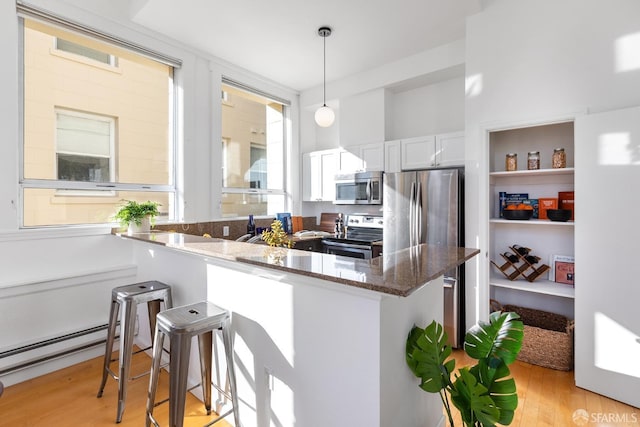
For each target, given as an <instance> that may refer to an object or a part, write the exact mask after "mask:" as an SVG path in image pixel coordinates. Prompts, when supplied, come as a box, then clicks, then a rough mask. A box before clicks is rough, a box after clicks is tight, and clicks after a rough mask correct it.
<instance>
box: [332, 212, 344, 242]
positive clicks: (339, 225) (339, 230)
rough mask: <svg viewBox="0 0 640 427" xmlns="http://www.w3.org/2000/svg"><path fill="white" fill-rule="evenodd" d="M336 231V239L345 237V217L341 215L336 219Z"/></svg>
mask: <svg viewBox="0 0 640 427" xmlns="http://www.w3.org/2000/svg"><path fill="white" fill-rule="evenodd" d="M334 231H335V235H336V237H342V236H344V217H343V216H342V214H341V213H339V214H338V217H337V218H336V227H335V230H334Z"/></svg>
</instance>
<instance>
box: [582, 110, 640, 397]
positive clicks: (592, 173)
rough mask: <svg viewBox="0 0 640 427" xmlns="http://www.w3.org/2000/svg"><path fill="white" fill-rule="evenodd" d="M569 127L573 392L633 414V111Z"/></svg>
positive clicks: (639, 272) (637, 379) (637, 330)
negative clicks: (618, 404)
mask: <svg viewBox="0 0 640 427" xmlns="http://www.w3.org/2000/svg"><path fill="white" fill-rule="evenodd" d="M575 126H576V127H575V196H576V200H575V212H576V213H575V218H576V222H575V259H576V264H575V270H576V273H577V277H576V280H575V283H576V285H575V315H576V329H575V346H576V348H575V378H576V385H577V386H578V387H582V388H586V389H588V390H592V391H594V392H596V393H599V394H603V395H605V396H608V397H611V398H613V399H616V400H619V401H622V402H625V403H628V404H630V405H633V406H635V407H640V315H639V314H638V311H639V306H640V262H638V254H639V253H640V251H639V250H638V244H639V243H640V225H639V223H638V216H639V215H640V190H638V185H639V184H640V108H631V109H624V110H617V111H611V112H606V113H600V114H593V115H586V116H582V117H579V118H578V119H577V120H576V122H575Z"/></svg>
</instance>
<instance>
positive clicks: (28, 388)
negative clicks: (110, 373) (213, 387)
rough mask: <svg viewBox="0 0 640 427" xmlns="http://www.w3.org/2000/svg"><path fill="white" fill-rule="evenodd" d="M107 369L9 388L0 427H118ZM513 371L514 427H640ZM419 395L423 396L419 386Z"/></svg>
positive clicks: (585, 398) (550, 379) (191, 402)
mask: <svg viewBox="0 0 640 427" xmlns="http://www.w3.org/2000/svg"><path fill="white" fill-rule="evenodd" d="M455 357H456V359H457V362H456V366H458V367H459V366H463V365H465V364H470V363H471V362H472V361H471V360H470V359H468V358H467V357H466V355H465V354H464V352H462V351H456V352H455ZM148 363H149V359H148V357H147V356H146V355H144V354H138V355H136V356H135V357H134V362H133V365H132V370H133V372H134V373H135V372H143V371H144V370H145V369H146V366H148ZM101 369H102V359H101V358H96V359H92V360H89V361H87V362H84V363H80V364H78V365H75V366H71V367H69V368H66V369H62V370H60V371H57V372H53V373H51V374H48V375H44V376H42V377H38V378H35V379H33V380H30V381H26V382H24V383H20V384H16V385H14V386H11V387H7V388H6V389H5V391H4V394H3V395H2V397H0V426H2V427H5V426H6V427H23V426H30V427H31V426H33V427H36V426H42V427H44V426H47V427H51V426H64V427H66V426H69V427H71V426H73V427H75V426H87V427H102V426H114V425H116V424H115V415H116V406H117V405H116V400H117V387H116V382H115V381H113V380H112V379H109V381H108V382H107V387H106V388H105V392H104V395H103V397H102V398H100V399H98V398H96V392H97V389H98V386H99V382H100V378H101V377H100V375H101ZM511 371H512V373H513V375H514V377H515V379H516V386H517V388H518V396H519V404H518V409H517V410H516V415H515V418H514V420H513V423H512V424H511V425H512V426H514V427H537V426H545V427H547V426H556V427H573V426H577V425H578V424H577V423H574V422H573V420H572V416H573V413H574V411H576V410H578V409H584V410H586V411H587V412H589V413H590V414H591V413H600V414H616V415H617V416H619V417H625V416H626V417H627V420H628V421H633V420H636V421H635V422H600V423H598V422H589V423H587V424H585V425H586V426H588V427H605V426H606V427H617V426H621V427H623V426H624V427H629V426H634V425H640V410H639V409H637V408H633V407H631V406H627V405H624V404H622V403H620V402H616V401H614V400H611V399H607V398H605V397H602V396H600V395H597V394H594V393H591V392H588V391H586V390H583V389H580V388H577V387H576V386H575V385H574V380H573V372H562V371H555V370H551V369H545V368H541V367H539V366H534V365H529V364H527V363H521V362H515V363H514V364H513V365H511ZM165 374H166V373H165ZM147 386H148V376H145V377H142V378H140V379H138V380H134V381H133V382H130V383H129V393H128V397H127V406H126V409H125V412H124V417H123V419H122V423H121V424H120V426H123V427H127V426H131V427H134V426H135V427H140V426H143V425H144V413H145V404H146V395H147ZM416 392H420V390H419V389H417V387H416ZM167 395H168V377H167V376H166V375H163V376H162V377H161V380H160V387H159V389H158V398H164V397H166V396H167ZM185 412H186V418H185V426H189V427H190V426H201V425H203V424H205V423H206V420H208V419H209V418H207V417H206V416H205V414H204V407H203V406H202V403H201V402H199V401H198V400H197V399H196V398H195V397H193V396H192V395H191V394H188V397H187V408H186V411H185ZM154 414H155V415H156V416H157V417H158V420H159V421H160V422H161V425H162V424H163V423H162V421H164V422H165V424H164V425H166V420H167V419H168V407H167V405H166V404H165V405H161V406H159V407H157V408H156V409H155V411H154ZM634 414H635V417H634ZM454 415H455V417H456V418H455V421H456V426H459V427H462V423H461V421H460V417H459V414H458V413H457V410H456V409H455V408H454ZM632 417H633V418H632ZM216 426H229V424H226V423H224V422H222V423H220V424H216ZM299 427H304V426H299ZM327 427H332V426H327ZM354 427H367V426H354ZM384 427H403V426H384ZM425 427H431V426H425Z"/></svg>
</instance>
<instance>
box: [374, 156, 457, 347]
mask: <svg viewBox="0 0 640 427" xmlns="http://www.w3.org/2000/svg"><path fill="white" fill-rule="evenodd" d="M382 204H383V215H384V230H383V231H384V234H383V248H384V252H385V253H386V254H389V253H393V252H394V251H397V250H400V249H404V248H409V247H411V246H415V245H419V244H421V243H428V244H432V245H440V246H458V247H463V246H464V209H463V207H464V169H463V168H452V169H430V170H423V171H410V172H398V173H388V174H385V175H384V179H383V193H382ZM464 312H465V310H464V265H461V266H460V267H458V268H456V269H453V270H451V271H448V272H446V273H445V277H444V327H445V330H446V331H447V335H448V337H449V343H450V344H451V345H453V346H454V347H458V346H459V345H461V344H462V343H463V342H464V328H463V326H464V325H465V320H464Z"/></svg>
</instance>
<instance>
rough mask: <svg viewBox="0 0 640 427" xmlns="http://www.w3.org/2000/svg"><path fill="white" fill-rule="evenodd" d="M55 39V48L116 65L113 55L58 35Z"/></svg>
mask: <svg viewBox="0 0 640 427" xmlns="http://www.w3.org/2000/svg"><path fill="white" fill-rule="evenodd" d="M55 41H56V49H58V50H62V51H64V52H69V53H72V54H75V55H80V56H84V57H86V58H89V59H93V60H94V61H98V62H102V63H104V64H107V65H112V66H114V67H115V66H116V65H117V58H116V57H115V56H113V55H109V54H108V53H106V52H100V51H99V50H96V49H92V48H90V47H88V46H83V45H81V44H78V43H74V42H71V41H69V40H65V39H60V38H58V37H56V39H55Z"/></svg>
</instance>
